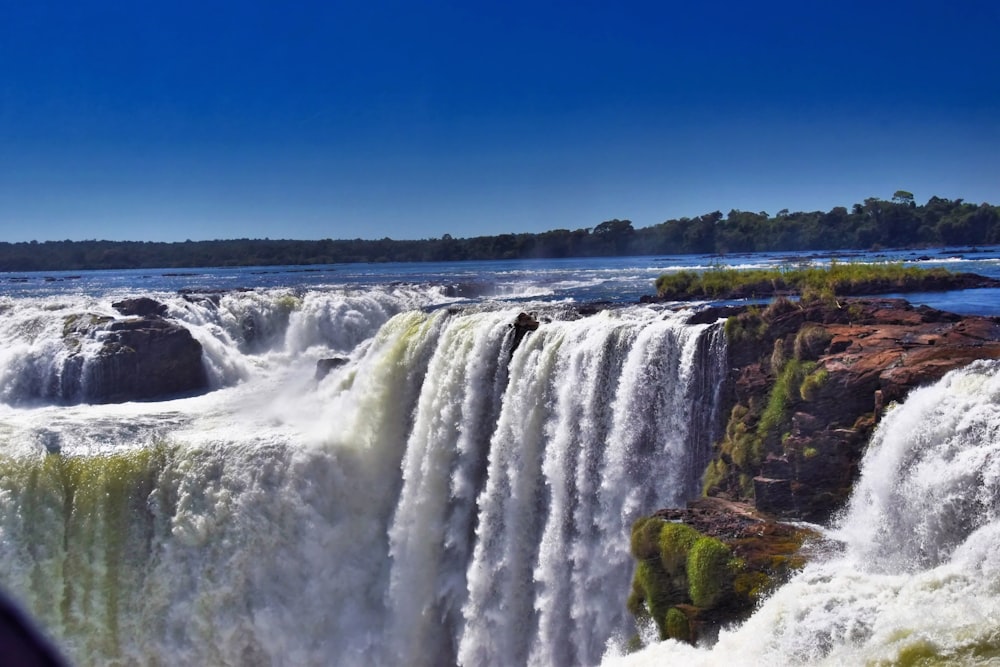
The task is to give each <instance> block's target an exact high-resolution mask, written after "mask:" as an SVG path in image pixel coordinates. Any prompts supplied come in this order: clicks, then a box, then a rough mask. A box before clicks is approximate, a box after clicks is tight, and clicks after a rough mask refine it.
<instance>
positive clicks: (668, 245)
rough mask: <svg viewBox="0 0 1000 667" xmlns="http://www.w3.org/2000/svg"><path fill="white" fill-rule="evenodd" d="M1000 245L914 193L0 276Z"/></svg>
mask: <svg viewBox="0 0 1000 667" xmlns="http://www.w3.org/2000/svg"><path fill="white" fill-rule="evenodd" d="M993 243H1000V207H998V206H993V205H990V204H985V203H984V204H971V203H966V202H964V201H962V200H961V199H954V200H952V199H942V198H940V197H931V198H930V200H928V202H927V203H926V204H924V205H923V206H918V205H917V204H916V203H915V201H914V200H913V195H912V193H909V192H906V191H905V190H897V191H896V192H895V193H893V195H892V198H891V200H889V201H886V200H882V199H879V198H877V197H870V198H868V199H865V200H864V203H861V204H854V206H853V207H852V208H851V209H850V210H848V209H847V208H845V207H843V206H837V207H834V208H833V209H831V210H830V211H827V212H823V211H811V212H794V213H789V212H788V211H784V210H783V211H779V212H778V214H777V215H775V216H771V215H769V214H768V213H767V212H764V211H761V212H759V213H750V212H746V211H738V210H735V209H733V210H731V211H730V212H729V213H728V214H727V215H723V214H722V213H721V212H720V211H714V212H712V213H706V214H704V215H701V216H697V217H694V218H680V219H672V220H667V221H665V222H662V223H660V224H657V225H653V226H650V227H644V228H641V229H635V228H633V226H632V222H631V221H629V220H618V219H614V220H606V221H604V222H602V223H600V224H598V225H596V226H595V227H593V228H589V227H587V228H580V229H575V230H572V231H571V230H569V229H555V230H551V231H547V232H542V233H539V234H500V235H498V236H477V237H471V238H454V237H452V236H451V235H450V234H444V235H443V236H441V238H436V239H421V240H393V239H390V238H383V239H374V240H367V239H351V240H332V239H323V240H319V241H295V240H271V239H235V240H216V241H185V242H177V243H147V242H119V241H97V240H87V241H68V240H67V241H46V242H43V243H37V242H30V243H0V271H43V270H44V271H53V270H70V271H72V270H84V269H128V268H191V267H208V266H279V265H313V264H338V263H353V262H388V261H396V262H427V261H459V260H483V259H528V258H540V257H544V258H559V257H601V256H604V257H606V256H622V255H668V254H670V255H672V254H685V253H708V254H725V253H735V252H758V251H765V250H768V251H794V250H839V249H850V248H856V249H863V250H867V249H871V248H876V247H891V246H895V247H899V246H907V247H913V246H942V245H956V244H964V245H977V244H993Z"/></svg>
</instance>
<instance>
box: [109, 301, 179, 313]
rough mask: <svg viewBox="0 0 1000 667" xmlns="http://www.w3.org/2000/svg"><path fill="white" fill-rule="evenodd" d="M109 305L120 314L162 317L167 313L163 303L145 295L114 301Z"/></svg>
mask: <svg viewBox="0 0 1000 667" xmlns="http://www.w3.org/2000/svg"><path fill="white" fill-rule="evenodd" d="M111 307H112V308H114V309H115V310H117V311H118V312H119V313H121V314H122V315H137V316H139V317H154V316H156V317H162V316H163V315H166V313H167V306H166V305H165V304H162V303H160V302H159V301H157V300H155V299H150V298H149V297H145V296H140V297H138V298H135V299H123V300H121V301H115V302H114V303H113V304H111Z"/></svg>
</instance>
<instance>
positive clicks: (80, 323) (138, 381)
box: [56, 298, 208, 403]
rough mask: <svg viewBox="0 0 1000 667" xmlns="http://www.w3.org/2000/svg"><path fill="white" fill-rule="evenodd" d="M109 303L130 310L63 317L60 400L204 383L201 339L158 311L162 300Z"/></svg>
mask: <svg viewBox="0 0 1000 667" xmlns="http://www.w3.org/2000/svg"><path fill="white" fill-rule="evenodd" d="M113 305H114V307H115V309H116V310H118V311H119V312H121V313H123V314H128V315H131V316H129V317H125V318H122V319H118V318H110V317H106V316H98V315H89V314H88V315H75V316H71V317H69V318H67V320H66V322H65V324H64V328H63V338H64V341H65V344H66V346H67V348H68V349H69V351H70V353H69V355H68V356H67V358H66V361H65V364H64V371H63V373H62V376H61V386H60V387H58V388H56V394H57V395H58V396H59V397H60V398H61V399H62V400H64V401H70V402H74V401H80V402H87V403H123V402H126V401H148V400H158V399H163V398H167V397H170V396H175V395H179V394H189V393H196V392H200V391H204V390H205V389H207V388H208V378H207V376H206V374H205V368H204V365H203V364H202V347H201V343H199V342H198V341H197V340H195V338H194V337H193V336H192V335H191V332H190V331H188V330H187V329H186V328H184V327H183V326H180V325H179V324H176V323H175V322H172V321H170V320H167V319H164V318H163V317H161V315H162V314H163V313H165V312H166V307H165V306H163V305H162V304H160V303H158V302H156V301H154V300H152V299H147V298H141V299H129V300H126V301H120V302H116V303H115V304H113Z"/></svg>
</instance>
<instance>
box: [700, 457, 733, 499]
mask: <svg viewBox="0 0 1000 667" xmlns="http://www.w3.org/2000/svg"><path fill="white" fill-rule="evenodd" d="M728 476H729V466H728V465H727V464H726V462H725V461H723V460H722V459H714V460H712V461H710V462H709V464H708V467H706V468H705V476H704V479H703V480H702V484H701V495H703V496H707V495H709V493H710V492H711V491H712V490H713V489H716V488H719V487H721V486H722V483H723V481H725V479H726V477H728Z"/></svg>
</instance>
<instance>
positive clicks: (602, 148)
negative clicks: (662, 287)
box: [0, 0, 1000, 241]
mask: <svg viewBox="0 0 1000 667" xmlns="http://www.w3.org/2000/svg"><path fill="white" fill-rule="evenodd" d="M998 35H1000V3H997V2H996V1H995V0H958V1H956V2H952V3H945V2H940V1H934V2H926V1H924V0H913V1H910V2H897V1H895V0H893V1H890V2H873V1H871V0H868V1H865V2H860V1H858V2H856V1H854V0H795V1H794V2H792V1H787V0H775V1H773V2H768V3H754V2H745V1H741V2H728V1H724V2H714V3H710V2H704V3H698V2H691V1H685V2H673V1H670V0H660V1H656V2H633V3H628V2H623V1H621V0H618V1H613V2H593V1H590V0H574V1H572V2H569V1H566V2H543V1H542V0H536V1H532V2H522V1H521V0H507V1H505V2H491V3H480V2H470V1H468V0H466V1H460V0H453V1H441V0H425V1H421V2H397V1H393V2H381V1H379V0H363V1H357V2H355V1H353V0H349V1H340V0H327V1H324V2H312V1H310V0H305V1H302V2H288V3H279V2H267V3H264V2H254V1H253V0H241V1H240V2H233V1H214V0H199V1H198V2H190V1H188V0H173V1H171V2H135V1H125V0H116V1H107V0H87V1H86V2H47V1H46V0H36V1H32V2H15V1H14V0H7V1H5V2H2V4H0V240H3V241H23V240H32V239H35V240H50V239H55V240H60V239H74V240H80V239H112V240H153V241H160V240H165V241H178V240H179V241H182V240H185V239H192V240H201V239H225V238H242V237H250V238H264V237H268V238H295V239H319V238H356V237H360V238H382V237H385V236H388V237H391V238H395V239H415V238H430V237H438V236H441V235H442V234H445V233H450V234H452V235H453V236H462V237H465V236H476V235H481V234H500V233H506V232H539V231H545V230H548V229H559V228H565V229H578V228H581V227H593V226H595V225H596V224H598V223H600V222H601V221H603V220H607V219H609V218H628V219H630V220H632V221H633V223H634V224H635V226H637V227H645V226H648V225H652V224H656V223H659V222H662V221H664V220H667V219H670V218H676V217H682V216H693V215H699V214H701V213H706V212H709V211H713V210H717V209H718V210H722V211H723V212H727V211H729V210H730V209H732V208H736V209H742V210H753V211H761V210H764V211H768V212H769V213H771V214H772V215H773V214H774V213H775V212H777V211H778V210H779V209H781V208H788V209H791V210H816V209H822V210H826V209H829V208H831V207H833V206H837V205H843V206H850V205H851V204H853V203H855V202H860V201H862V200H863V199H864V198H866V197H870V196H878V197H882V198H886V199H888V198H890V197H891V196H892V193H893V192H894V191H895V190H897V189H905V190H909V191H911V192H913V193H914V195H915V197H916V199H917V201H918V202H919V203H923V202H924V201H926V200H927V199H928V198H929V197H930V196H932V195H938V196H943V197H950V198H958V197H961V198H964V199H966V200H967V201H973V202H981V201H990V202H991V203H1000V48H998V45H997V36H998Z"/></svg>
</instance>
